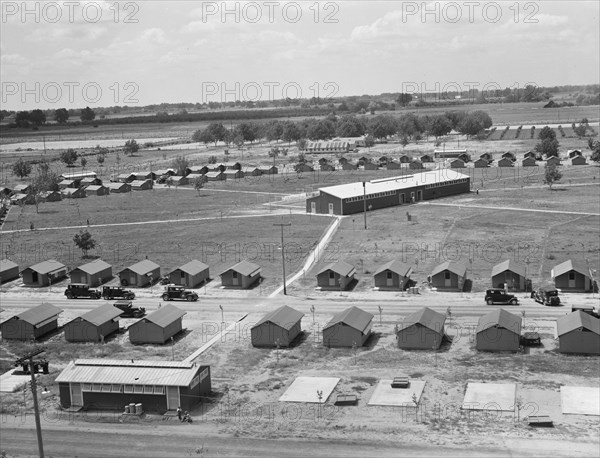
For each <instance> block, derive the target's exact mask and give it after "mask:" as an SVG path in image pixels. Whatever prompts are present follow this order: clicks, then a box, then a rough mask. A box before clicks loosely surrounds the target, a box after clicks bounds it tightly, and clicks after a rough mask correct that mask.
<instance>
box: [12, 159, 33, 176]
mask: <svg viewBox="0 0 600 458" xmlns="http://www.w3.org/2000/svg"><path fill="white" fill-rule="evenodd" d="M12 173H13V175H16V176H18V177H19V178H25V177H27V176H29V174H30V173H31V164H30V163H29V162H27V161H24V160H23V158H19V160H18V161H17V162H15V163H14V164H13V166H12Z"/></svg>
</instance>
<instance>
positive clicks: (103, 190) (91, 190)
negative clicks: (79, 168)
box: [85, 185, 110, 197]
mask: <svg viewBox="0 0 600 458" xmlns="http://www.w3.org/2000/svg"><path fill="white" fill-rule="evenodd" d="M108 193H110V190H109V189H108V188H107V187H106V186H102V185H99V186H88V187H87V188H85V195H86V196H88V197H89V196H106V195H107V194H108Z"/></svg>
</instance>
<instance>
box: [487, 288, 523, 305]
mask: <svg viewBox="0 0 600 458" xmlns="http://www.w3.org/2000/svg"><path fill="white" fill-rule="evenodd" d="M485 302H486V303H487V304H488V305H492V304H510V305H518V304H519V301H518V299H517V297H516V296H515V295H513V294H508V293H506V291H504V290H503V289H499V288H493V289H488V290H487V291H486V292H485Z"/></svg>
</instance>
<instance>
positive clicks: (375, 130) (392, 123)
mask: <svg viewBox="0 0 600 458" xmlns="http://www.w3.org/2000/svg"><path fill="white" fill-rule="evenodd" d="M397 131H398V123H397V121H396V118H394V117H392V116H390V115H379V116H376V117H374V118H371V119H369V123H368V125H367V132H368V133H369V134H370V135H372V136H373V137H375V138H386V137H388V136H390V135H394V134H395V133H396V132H397Z"/></svg>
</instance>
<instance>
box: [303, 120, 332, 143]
mask: <svg viewBox="0 0 600 458" xmlns="http://www.w3.org/2000/svg"><path fill="white" fill-rule="evenodd" d="M307 135H308V138H310V139H311V140H329V139H330V138H333V136H334V135H335V124H334V123H333V122H332V121H330V120H329V119H321V120H319V121H317V122H313V123H311V125H310V126H309V128H308V130H307Z"/></svg>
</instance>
